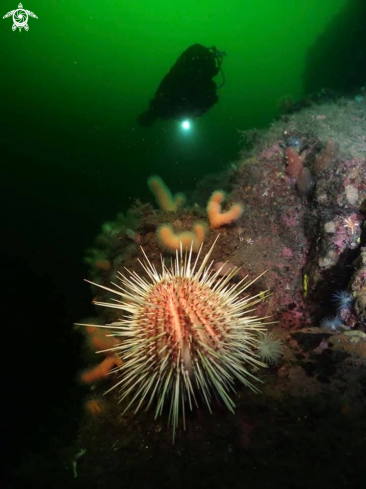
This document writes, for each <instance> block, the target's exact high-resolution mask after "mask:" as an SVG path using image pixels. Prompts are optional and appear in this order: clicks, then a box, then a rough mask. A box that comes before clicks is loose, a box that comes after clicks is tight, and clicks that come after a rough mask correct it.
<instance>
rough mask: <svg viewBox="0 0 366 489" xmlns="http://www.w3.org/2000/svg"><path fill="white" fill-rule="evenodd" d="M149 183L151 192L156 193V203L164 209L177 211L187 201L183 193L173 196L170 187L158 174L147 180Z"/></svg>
mask: <svg viewBox="0 0 366 489" xmlns="http://www.w3.org/2000/svg"><path fill="white" fill-rule="evenodd" d="M147 184H148V186H149V189H150V190H151V192H152V193H153V194H154V197H155V199H156V203H157V204H158V206H159V207H160V209H162V210H163V211H173V212H175V211H176V210H178V209H179V208H180V207H182V206H183V205H184V203H185V201H186V197H185V195H184V194H182V193H177V194H175V195H174V196H173V195H172V193H171V191H170V190H169V188H168V187H167V186H166V185H165V183H164V181H163V180H162V179H161V178H160V177H159V176H158V175H152V176H151V177H150V178H149V179H148V180H147Z"/></svg>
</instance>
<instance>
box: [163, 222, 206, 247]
mask: <svg viewBox="0 0 366 489" xmlns="http://www.w3.org/2000/svg"><path fill="white" fill-rule="evenodd" d="M205 234H206V226H205V224H204V223H201V222H197V223H195V224H194V225H193V232H192V231H183V232H181V233H175V232H174V229H173V227H172V226H171V225H170V224H163V225H162V226H160V227H159V228H158V229H157V231H156V235H157V238H158V241H159V243H160V245H161V246H162V247H163V248H165V249H167V250H168V251H171V252H175V251H176V250H179V249H180V245H181V243H182V248H183V250H189V249H190V247H191V246H192V250H193V251H194V252H198V250H199V249H200V246H201V244H202V243H203V240H204V239H205Z"/></svg>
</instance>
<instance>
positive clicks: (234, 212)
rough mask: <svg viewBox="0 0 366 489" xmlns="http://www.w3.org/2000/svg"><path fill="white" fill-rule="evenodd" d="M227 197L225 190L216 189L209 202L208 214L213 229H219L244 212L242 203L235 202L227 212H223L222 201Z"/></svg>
mask: <svg viewBox="0 0 366 489" xmlns="http://www.w3.org/2000/svg"><path fill="white" fill-rule="evenodd" d="M224 199H225V192H223V191H222V190H215V192H213V194H212V195H211V197H210V199H209V201H208V204H207V215H208V220H209V221H210V226H211V229H217V228H220V227H221V226H224V225H225V224H229V223H231V222H233V221H235V220H236V219H238V218H239V217H240V216H241V215H242V213H243V206H242V205H241V204H233V205H232V206H231V207H230V209H229V210H228V211H226V212H221V203H222V202H223V201H224Z"/></svg>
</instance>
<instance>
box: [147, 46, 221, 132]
mask: <svg viewBox="0 0 366 489" xmlns="http://www.w3.org/2000/svg"><path fill="white" fill-rule="evenodd" d="M223 56H226V53H225V52H224V51H219V50H218V49H217V48H215V47H214V46H213V47H211V48H206V47H205V46H202V44H193V45H192V46H190V47H189V48H187V49H186V50H185V51H184V52H183V53H182V54H181V55H180V56H179V58H178V59H177V61H176V62H175V64H174V66H173V67H172V68H171V69H170V71H169V73H168V74H167V75H165V77H164V78H163V79H162V81H161V83H160V85H159V88H158V89H157V91H156V93H155V96H154V98H153V99H151V100H150V101H149V108H148V109H147V110H145V111H144V112H142V113H141V114H140V115H139V116H138V117H137V121H138V123H139V124H140V125H141V126H144V127H149V126H152V125H153V124H154V122H155V121H156V119H164V120H170V119H177V120H181V119H185V118H188V119H191V118H194V117H199V116H201V115H203V114H204V113H205V112H207V111H208V110H209V109H210V107H212V106H213V105H214V104H215V103H216V102H217V101H218V99H219V98H218V96H217V94H216V90H217V89H218V88H221V87H222V86H223V85H224V83H225V77H224V74H223V72H222V70H221V63H222V58H223ZM220 71H221V74H222V76H223V83H222V84H221V86H220V87H217V86H216V83H215V82H214V81H213V80H212V78H214V77H215V76H216V75H217V74H218V73H219V72H220Z"/></svg>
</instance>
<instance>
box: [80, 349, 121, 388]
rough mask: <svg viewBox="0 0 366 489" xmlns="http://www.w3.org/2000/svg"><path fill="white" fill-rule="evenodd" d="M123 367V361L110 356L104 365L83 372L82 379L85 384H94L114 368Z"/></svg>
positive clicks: (115, 356)
mask: <svg viewBox="0 0 366 489" xmlns="http://www.w3.org/2000/svg"><path fill="white" fill-rule="evenodd" d="M121 365H122V360H121V359H120V358H119V357H118V356H117V355H108V356H107V357H106V358H105V359H104V360H103V361H102V363H100V364H99V365H96V366H95V367H93V368H91V369H90V370H86V371H85V372H83V373H82V374H81V376H80V379H81V381H82V382H83V383H84V384H92V383H93V382H96V381H97V380H99V379H101V378H102V377H105V376H106V375H107V374H108V373H109V372H110V370H111V369H112V368H113V367H120V366H121Z"/></svg>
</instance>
